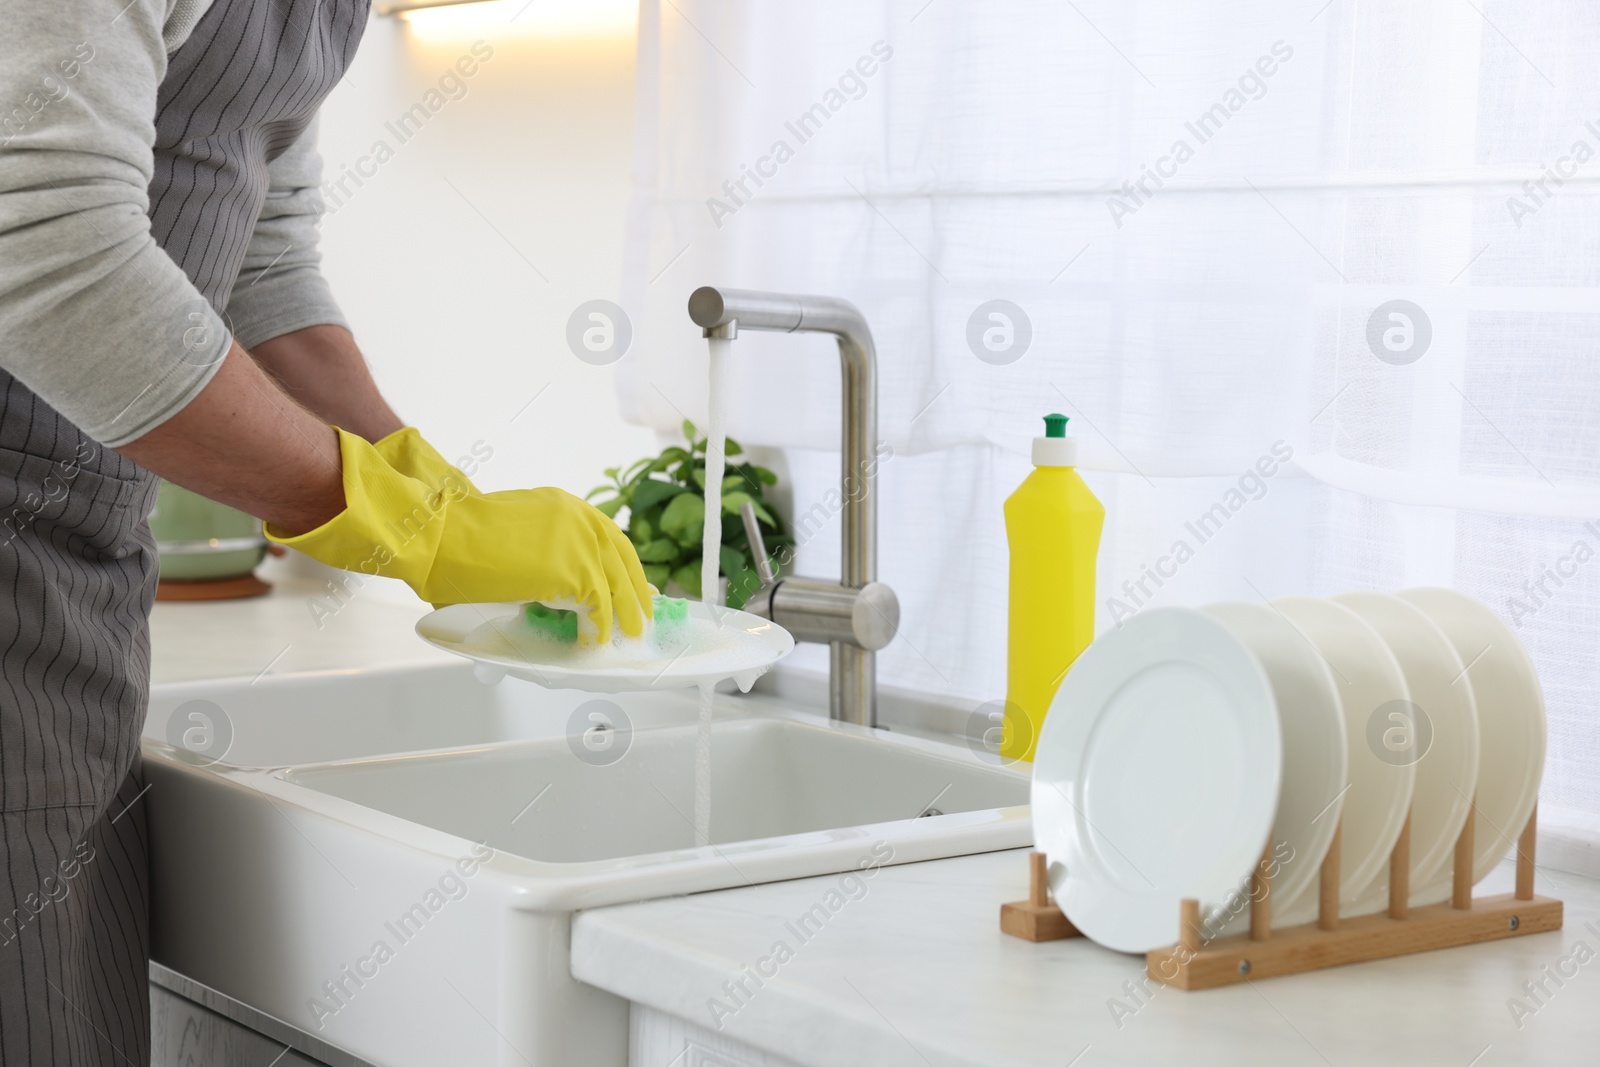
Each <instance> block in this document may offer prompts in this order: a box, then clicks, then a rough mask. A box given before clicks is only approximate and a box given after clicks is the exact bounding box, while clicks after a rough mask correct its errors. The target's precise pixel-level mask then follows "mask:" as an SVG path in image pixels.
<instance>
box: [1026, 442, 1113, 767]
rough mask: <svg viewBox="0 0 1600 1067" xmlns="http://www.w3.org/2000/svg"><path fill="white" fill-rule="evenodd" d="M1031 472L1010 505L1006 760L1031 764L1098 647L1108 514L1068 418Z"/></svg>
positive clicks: (1036, 452)
mask: <svg viewBox="0 0 1600 1067" xmlns="http://www.w3.org/2000/svg"><path fill="white" fill-rule="evenodd" d="M1044 426H1045V435H1044V436H1043V437H1035V438H1034V439H1033V466H1034V471H1033V473H1032V474H1030V475H1028V477H1027V478H1025V479H1023V482H1022V484H1021V485H1020V486H1018V487H1017V491H1016V492H1014V493H1012V494H1011V496H1010V498H1009V499H1007V500H1006V509H1005V510H1006V540H1007V541H1008V542H1009V543H1010V545H1011V604H1010V619H1009V623H1008V625H1009V634H1008V635H1007V655H1006V705H1005V722H1004V730H1003V732H1002V735H1001V741H1000V756H1001V758H1002V759H1008V760H1012V759H1023V760H1028V761H1030V762H1031V761H1032V759H1033V751H1034V746H1035V745H1036V744H1037V743H1038V739H1039V728H1040V727H1041V726H1043V725H1044V717H1045V713H1046V712H1047V711H1049V710H1050V702H1051V701H1052V700H1054V699H1055V695H1056V689H1057V688H1059V687H1060V685H1061V680H1062V679H1063V678H1065V677H1066V676H1067V668H1069V667H1071V666H1072V663H1073V661H1074V660H1076V659H1077V658H1078V656H1079V655H1080V654H1081V653H1082V652H1083V650H1084V649H1085V648H1088V647H1089V642H1091V641H1093V640H1094V578H1095V560H1096V558H1097V557H1098V556H1099V554H1100V528H1101V526H1102V525H1104V523H1105V517H1106V509H1105V508H1104V507H1103V506H1102V505H1101V503H1100V501H1099V500H1097V499H1095V495H1094V494H1093V493H1091V492H1090V491H1089V487H1088V486H1087V485H1085V484H1084V482H1083V478H1082V477H1080V476H1079V474H1078V472H1077V470H1076V469H1075V465H1076V464H1077V462H1078V448H1077V444H1078V443H1077V441H1075V440H1073V439H1072V438H1070V437H1068V436H1067V417H1066V416H1065V415H1046V416H1045V417H1044Z"/></svg>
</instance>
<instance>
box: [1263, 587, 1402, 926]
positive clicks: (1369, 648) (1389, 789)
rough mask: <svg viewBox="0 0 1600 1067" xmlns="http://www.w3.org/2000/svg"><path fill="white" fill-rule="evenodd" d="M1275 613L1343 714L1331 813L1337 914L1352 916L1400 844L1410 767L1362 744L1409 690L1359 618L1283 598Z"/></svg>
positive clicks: (1323, 604) (1324, 604)
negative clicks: (1335, 808)
mask: <svg viewBox="0 0 1600 1067" xmlns="http://www.w3.org/2000/svg"><path fill="white" fill-rule="evenodd" d="M1269 606H1270V607H1272V608H1274V609H1276V610H1278V611H1280V612H1282V613H1283V615H1284V616H1285V617H1286V618H1287V619H1288V620H1289V621H1290V622H1291V623H1293V624H1294V626H1295V628H1296V629H1297V630H1299V631H1300V633H1301V634H1302V636H1304V637H1305V639H1306V640H1308V641H1310V642H1311V643H1312V644H1314V645H1315V646H1316V648H1317V651H1318V652H1320V653H1321V654H1322V656H1323V658H1324V659H1326V660H1327V662H1328V667H1329V669H1330V670H1332V671H1333V678H1334V683H1335V684H1336V685H1337V686H1338V689H1339V704H1340V706H1341V708H1342V710H1343V712H1344V729H1345V743H1346V747H1347V750H1348V752H1349V754H1350V780H1349V784H1348V787H1347V789H1346V792H1345V795H1344V804H1343V810H1341V811H1340V813H1339V875H1340V877H1339V913H1340V914H1341V915H1355V914H1357V912H1356V910H1355V909H1356V907H1357V906H1358V902H1360V901H1362V899H1363V893H1364V892H1365V891H1366V889H1367V887H1368V886H1369V885H1371V884H1372V882H1373V881H1374V880H1375V879H1376V878H1377V877H1378V875H1379V874H1380V873H1381V872H1382V871H1384V870H1386V869H1387V865H1388V862H1389V852H1390V850H1392V849H1393V848H1394V843H1395V842H1396V841H1397V840H1399V838H1400V831H1401V829H1402V828H1403V827H1404V826H1405V821H1406V813H1407V812H1408V811H1409V810H1410V807H1411V795H1412V791H1413V789H1414V788H1415V786H1416V780H1417V769H1416V767H1415V766H1412V765H1409V764H1407V765H1396V764H1394V763H1390V762H1387V761H1385V760H1384V759H1383V758H1382V757H1381V756H1380V755H1379V754H1378V752H1376V751H1375V750H1374V749H1373V747H1372V746H1371V745H1370V744H1369V743H1368V730H1369V728H1370V723H1372V722H1373V721H1374V720H1377V721H1379V722H1387V721H1389V720H1388V718H1387V716H1388V715H1389V714H1390V713H1391V712H1392V711H1394V710H1396V709H1397V708H1399V707H1404V706H1408V705H1407V704H1406V702H1407V701H1409V700H1410V696H1411V692H1410V690H1409V689H1407V688H1406V680H1405V675H1404V674H1403V673H1402V672H1401V670H1400V664H1399V663H1398V662H1397V661H1396V660H1395V658H1394V653H1393V652H1390V651H1389V646H1388V645H1386V644H1384V642H1383V638H1381V637H1379V636H1378V633H1377V631H1376V630H1374V629H1373V628H1372V627H1371V626H1368V625H1367V624H1366V623H1365V622H1363V621H1362V619H1361V616H1359V615H1357V614H1356V613H1355V612H1353V611H1351V610H1350V609H1349V608H1347V607H1345V606H1344V605H1343V604H1336V603H1334V602H1333V601H1331V600H1325V599H1323V598H1321V597H1308V596H1307V597H1285V598H1284V599H1282V600H1274V601H1272V602H1271V604H1270V605H1269Z"/></svg>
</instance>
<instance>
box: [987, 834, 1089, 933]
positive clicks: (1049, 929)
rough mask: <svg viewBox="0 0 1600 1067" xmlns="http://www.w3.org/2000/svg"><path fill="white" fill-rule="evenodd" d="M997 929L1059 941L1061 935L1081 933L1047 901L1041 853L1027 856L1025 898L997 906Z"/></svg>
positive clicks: (1058, 909) (1048, 892) (1046, 880)
mask: <svg viewBox="0 0 1600 1067" xmlns="http://www.w3.org/2000/svg"><path fill="white" fill-rule="evenodd" d="M1000 929H1001V930H1002V931H1004V932H1005V933H1008V934H1010V935H1011V936H1012V937H1020V938H1022V939H1023V940H1024V941H1059V940H1061V939H1062V938H1064V937H1080V936H1082V935H1080V934H1079V933H1078V928H1077V927H1076V926H1073V925H1072V924H1071V923H1070V922H1068V921H1067V917H1066V916H1065V915H1063V914H1062V913H1061V909H1060V908H1058V907H1056V906H1055V904H1054V903H1052V902H1051V900H1050V882H1049V880H1048V879H1047V878H1046V871H1045V858H1044V853H1043V852H1034V853H1030V854H1029V856H1028V899H1027V900H1017V901H1013V902H1011V903H1010V904H1002V905H1000Z"/></svg>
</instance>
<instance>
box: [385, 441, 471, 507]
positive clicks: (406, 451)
mask: <svg viewBox="0 0 1600 1067" xmlns="http://www.w3.org/2000/svg"><path fill="white" fill-rule="evenodd" d="M372 447H373V448H375V449H377V450H378V455H380V456H382V457H383V459H384V461H385V462H386V463H388V464H389V466H391V467H393V468H394V469H395V470H397V471H399V472H400V473H401V474H404V475H405V476H407V477H408V478H415V479H416V480H417V481H419V482H421V483H422V484H423V485H426V486H427V487H428V488H429V489H435V490H437V489H443V488H445V486H446V485H448V484H449V483H450V480H451V479H454V480H455V481H456V482H459V483H460V484H461V485H462V487H463V488H465V489H466V491H467V492H468V493H477V492H478V487H477V486H475V485H473V484H472V480H471V479H470V478H468V477H467V476H466V475H465V474H463V473H462V472H461V468H460V467H457V466H456V465H455V464H454V463H451V462H450V461H449V460H447V459H445V458H444V457H443V456H441V455H439V453H438V451H437V450H435V449H434V447H433V446H432V445H430V444H429V443H428V442H427V441H425V440H424V439H423V437H422V434H421V433H419V432H418V431H417V428H416V427H415V426H407V427H405V428H404V429H402V430H396V431H395V432H394V433H392V434H389V435H388V436H387V437H382V438H379V439H378V440H376V441H374V442H373V443H372Z"/></svg>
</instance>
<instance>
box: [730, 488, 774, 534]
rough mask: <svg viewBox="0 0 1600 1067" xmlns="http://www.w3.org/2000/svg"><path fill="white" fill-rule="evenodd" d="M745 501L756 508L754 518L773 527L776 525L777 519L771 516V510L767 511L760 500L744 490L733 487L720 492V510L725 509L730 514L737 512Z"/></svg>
mask: <svg viewBox="0 0 1600 1067" xmlns="http://www.w3.org/2000/svg"><path fill="white" fill-rule="evenodd" d="M747 503H748V504H749V505H750V506H751V507H753V508H755V509H756V518H758V519H760V520H761V521H762V522H764V523H766V524H767V525H768V526H774V527H775V526H777V525H778V520H776V519H774V518H773V517H772V512H770V511H768V510H767V509H766V508H765V507H764V506H762V503H761V501H759V500H757V499H756V498H755V497H753V496H751V495H750V494H749V493H747V492H745V491H744V490H742V489H735V490H734V491H733V492H731V493H723V494H722V510H723V511H726V512H727V513H728V514H730V515H737V514H739V509H740V508H742V507H743V506H744V505H745V504H747Z"/></svg>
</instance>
